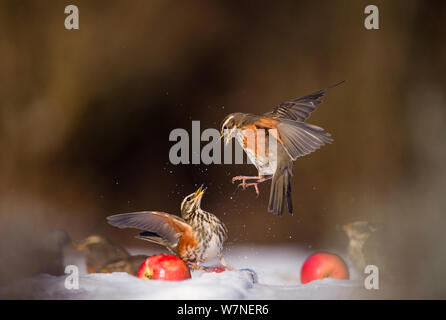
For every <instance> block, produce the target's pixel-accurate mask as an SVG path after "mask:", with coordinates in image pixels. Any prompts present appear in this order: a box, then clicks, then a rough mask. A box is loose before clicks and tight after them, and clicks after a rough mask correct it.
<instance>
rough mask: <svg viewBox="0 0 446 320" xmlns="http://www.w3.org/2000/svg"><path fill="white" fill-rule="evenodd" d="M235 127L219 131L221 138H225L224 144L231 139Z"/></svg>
mask: <svg viewBox="0 0 446 320" xmlns="http://www.w3.org/2000/svg"><path fill="white" fill-rule="evenodd" d="M236 129H237V128H233V129H230V130H229V129H226V130H224V131H223V132H222V133H221V137H222V138H223V137H224V138H225V144H228V143H229V141H230V140H231V139H232V135H233V134H234V131H235V130H236ZM225 131H227V132H225Z"/></svg>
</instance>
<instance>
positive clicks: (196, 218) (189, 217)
mask: <svg viewBox="0 0 446 320" xmlns="http://www.w3.org/2000/svg"><path fill="white" fill-rule="evenodd" d="M208 215H209V214H208V213H207V212H206V211H204V210H202V209H201V208H196V209H194V210H192V211H190V212H187V213H185V214H183V219H184V220H186V222H187V223H189V224H193V223H194V222H200V221H202V220H203V219H206V217H207V216H208Z"/></svg>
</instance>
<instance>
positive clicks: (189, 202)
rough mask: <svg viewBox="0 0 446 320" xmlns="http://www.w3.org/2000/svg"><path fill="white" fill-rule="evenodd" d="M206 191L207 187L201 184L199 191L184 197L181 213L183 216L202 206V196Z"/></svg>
mask: <svg viewBox="0 0 446 320" xmlns="http://www.w3.org/2000/svg"><path fill="white" fill-rule="evenodd" d="M205 192H206V188H203V186H201V187H200V188H199V189H198V190H197V191H195V192H194V193H191V194H190V195H188V196H187V197H185V198H184V200H183V202H182V203H181V215H182V216H183V218H184V217H187V216H189V215H190V214H191V213H192V212H194V211H195V210H197V209H200V208H201V207H200V206H201V198H202V197H203V194H204V193H205Z"/></svg>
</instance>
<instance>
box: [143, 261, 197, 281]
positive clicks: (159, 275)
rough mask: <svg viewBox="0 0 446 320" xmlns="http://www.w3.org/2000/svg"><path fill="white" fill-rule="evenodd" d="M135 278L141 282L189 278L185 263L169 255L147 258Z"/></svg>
mask: <svg viewBox="0 0 446 320" xmlns="http://www.w3.org/2000/svg"><path fill="white" fill-rule="evenodd" d="M136 276H137V277H138V278H140V279H143V280H163V281H182V280H186V279H190V278H191V275H190V270H189V267H188V266H187V264H186V262H184V261H183V260H181V259H180V258H178V257H176V256H174V255H171V254H157V255H153V256H150V257H148V258H147V259H146V260H144V262H143V263H142V264H141V266H140V267H139V270H138V273H137V275H136Z"/></svg>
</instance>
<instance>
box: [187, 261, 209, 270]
mask: <svg viewBox="0 0 446 320" xmlns="http://www.w3.org/2000/svg"><path fill="white" fill-rule="evenodd" d="M188 264H189V266H190V267H191V268H192V270H201V271H206V268H205V267H203V266H199V265H198V264H196V263H195V262H188Z"/></svg>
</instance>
